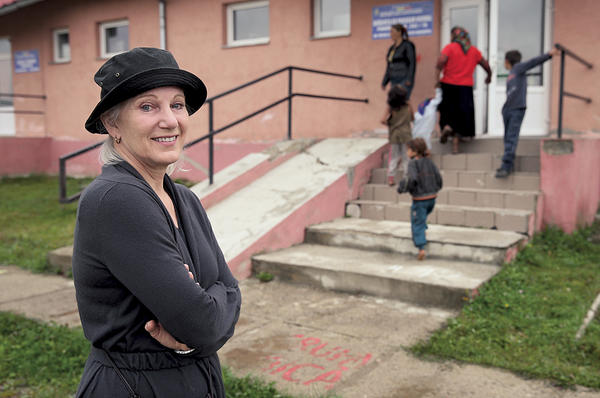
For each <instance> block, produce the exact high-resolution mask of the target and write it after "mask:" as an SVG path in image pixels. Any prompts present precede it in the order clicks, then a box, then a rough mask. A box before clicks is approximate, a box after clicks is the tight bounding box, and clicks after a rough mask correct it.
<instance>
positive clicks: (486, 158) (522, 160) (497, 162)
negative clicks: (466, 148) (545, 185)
mask: <svg viewBox="0 0 600 398" xmlns="http://www.w3.org/2000/svg"><path fill="white" fill-rule="evenodd" d="M431 157H432V159H433V161H434V162H435V164H437V166H438V167H439V168H440V169H442V170H471V171H496V169H498V168H499V167H500V166H501V165H502V153H496V154H494V153H459V154H456V155H454V154H435V153H434V154H432V155H431ZM515 171H524V172H533V173H539V171H540V156H539V154H537V155H535V156H534V155H526V156H525V155H517V156H516V157H515Z"/></svg>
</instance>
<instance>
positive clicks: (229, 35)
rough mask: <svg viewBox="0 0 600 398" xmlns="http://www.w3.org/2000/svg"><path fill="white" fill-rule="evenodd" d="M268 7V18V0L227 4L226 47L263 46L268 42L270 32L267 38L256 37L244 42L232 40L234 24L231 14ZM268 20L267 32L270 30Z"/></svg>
mask: <svg viewBox="0 0 600 398" xmlns="http://www.w3.org/2000/svg"><path fill="white" fill-rule="evenodd" d="M264 6H267V7H269V18H270V16H271V15H270V14H271V8H270V4H269V0H261V1H247V2H243V3H234V4H229V5H228V6H227V46H228V47H239V46H252V45H256V44H265V43H268V42H269V40H270V32H269V36H267V37H258V38H255V39H244V40H235V38H234V34H233V33H234V29H233V28H234V26H233V24H234V22H233V14H234V12H235V11H238V10H246V9H248V8H259V7H264ZM270 28H271V26H270V20H269V30H270Z"/></svg>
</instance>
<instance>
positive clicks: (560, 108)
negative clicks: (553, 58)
mask: <svg viewBox="0 0 600 398" xmlns="http://www.w3.org/2000/svg"><path fill="white" fill-rule="evenodd" d="M558 90H559V91H558V131H557V135H558V139H559V140H560V139H561V137H562V122H563V120H562V119H563V99H564V91H565V50H564V49H560V82H559V89H558Z"/></svg>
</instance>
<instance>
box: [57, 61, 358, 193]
mask: <svg viewBox="0 0 600 398" xmlns="http://www.w3.org/2000/svg"><path fill="white" fill-rule="evenodd" d="M294 70H297V71H301V72H309V73H315V74H322V75H326V76H333V77H342V78H347V79H356V80H362V78H363V77H362V76H353V75H346V74H342V73H335V72H327V71H322V70H317V69H309V68H302V67H298V66H286V67H284V68H281V69H278V70H276V71H274V72H271V73H268V74H266V75H263V76H261V77H259V78H256V79H254V80H251V81H249V82H246V83H244V84H241V85H239V86H237V87H234V88H232V89H230V90H227V91H224V92H222V93H219V94H217V95H214V96H212V97H210V98H207V99H206V105H207V106H208V134H206V135H204V136H202V137H200V138H197V139H195V140H193V141H191V142H188V143H187V144H185V145H184V147H183V148H184V149H187V148H189V147H191V146H193V145H196V144H197V143H199V142H202V141H204V140H208V141H209V144H208V151H209V152H208V180H209V184H212V183H213V182H214V181H213V177H214V136H215V135H217V134H219V133H221V132H223V131H225V130H227V129H229V128H231V127H234V126H236V125H238V124H240V123H242V122H244V121H246V120H248V119H250V118H252V117H254V116H256V115H258V114H260V113H262V112H264V111H266V110H268V109H271V108H273V107H275V106H277V105H279V104H281V103H283V102H285V101H287V102H288V132H287V139H288V140H289V139H291V138H292V98H293V97H306V98H318V99H327V100H334V101H351V102H364V103H368V102H369V99H368V98H349V97H334V96H327V95H316V94H309V93H294V92H293V86H292V72H293V71H294ZM286 71H287V72H288V95H287V96H285V97H283V98H281V99H279V100H277V101H275V102H273V103H271V104H269V105H267V106H264V107H262V108H260V109H258V110H256V111H254V112H251V113H249V114H248V115H246V116H244V117H241V118H240V119H238V120H236V121H234V122H231V123H228V124H226V125H225V126H223V127H220V128H218V129H215V128H214V114H213V113H214V106H213V103H214V101H215V100H217V99H219V98H222V97H225V96H226V95H229V94H232V93H234V92H237V91H239V90H241V89H243V88H246V87H248V86H251V85H253V84H256V83H258V82H261V81H263V80H265V79H268V78H270V77H273V76H276V75H278V74H280V73H283V72H286ZM100 145H102V142H98V143H95V144H92V145H89V146H87V147H85V148H82V149H80V150H78V151H75V152H72V153H69V154H67V155H63V156H61V157H60V158H59V185H60V187H59V201H60V203H71V202H74V201H76V200H78V199H79V197H80V196H81V192H78V193H76V194H75V195H72V196H69V197H67V175H66V174H67V173H66V161H67V160H69V159H71V158H74V157H76V156H79V155H81V154H83V153H86V152H88V151H91V150H93V149H95V148H97V147H99V146H100Z"/></svg>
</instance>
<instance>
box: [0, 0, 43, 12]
mask: <svg viewBox="0 0 600 398" xmlns="http://www.w3.org/2000/svg"><path fill="white" fill-rule="evenodd" d="M40 1H44V0H14V1H13V2H11V3H8V4H4V5H2V3H6V2H3V1H0V16H2V15H6V14H10V13H11V12H14V11H17V10H18V9H20V8H24V7H27V6H30V5H32V4H35V3H39V2H40Z"/></svg>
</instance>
